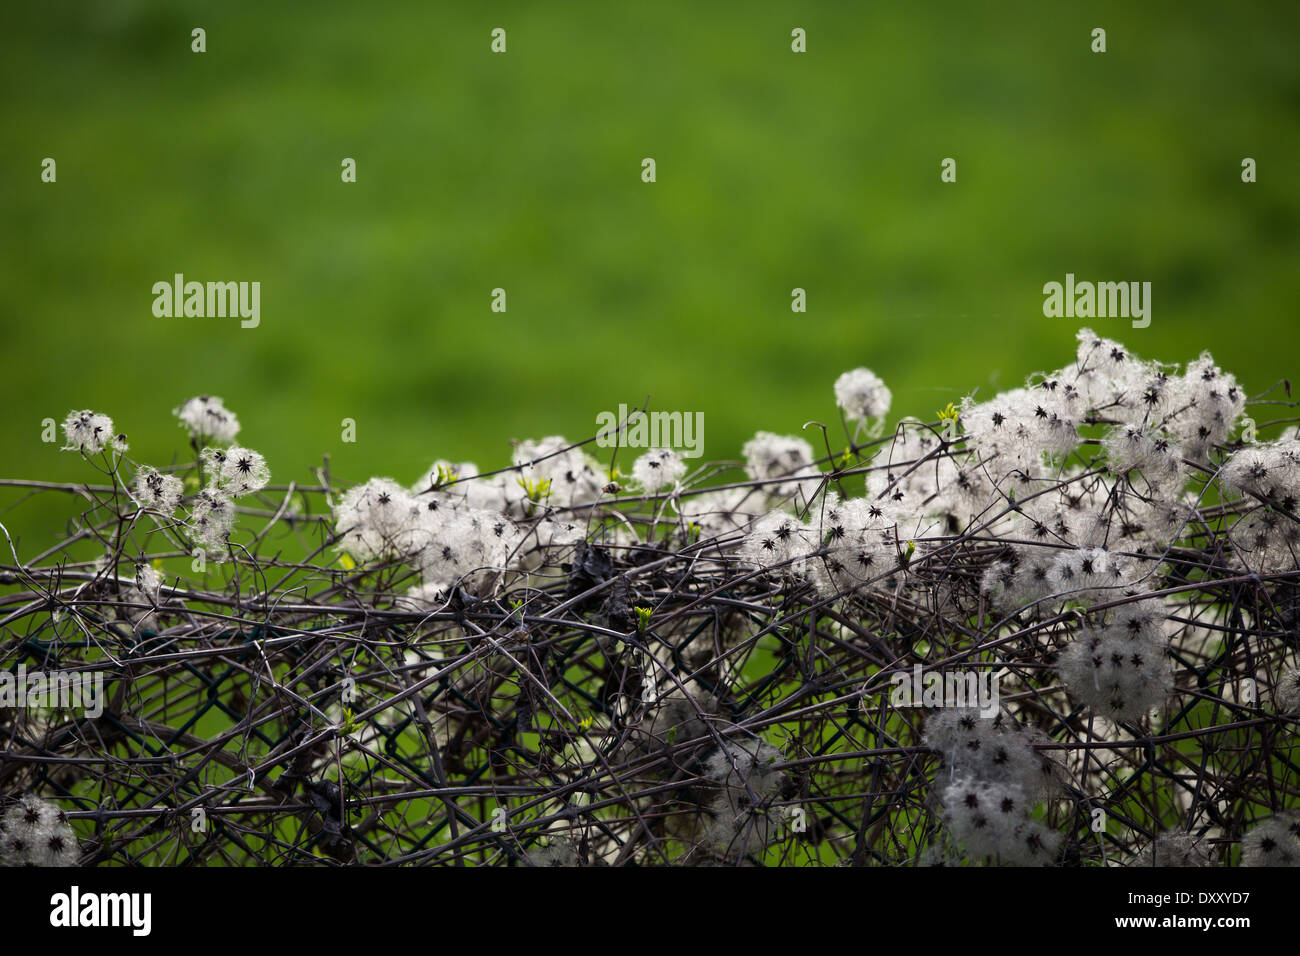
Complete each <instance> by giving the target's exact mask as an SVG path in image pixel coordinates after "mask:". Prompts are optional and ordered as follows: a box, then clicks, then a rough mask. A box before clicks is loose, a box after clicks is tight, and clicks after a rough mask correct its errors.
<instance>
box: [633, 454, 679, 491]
mask: <svg viewBox="0 0 1300 956" xmlns="http://www.w3.org/2000/svg"><path fill="white" fill-rule="evenodd" d="M685 474H686V462H684V461H682V458H681V456H680V455H678V454H677V453H676V452H674V451H672V450H671V449H668V448H652V449H650V450H649V451H648V452H646V453H645V454H644V455H641V456H640V457H638V458H637V460H636V461H635V462H634V463H633V464H632V478H633V480H635V481H636V483H637V484H638V485H640V486H641V490H643V491H644V492H646V493H647V494H651V495H653V494H655V493H656V492H658V491H661V490H662V489H664V488H671V487H673V486H674V485H676V484H677V482H679V481H680V480H681V479H682V476H683V475H685Z"/></svg>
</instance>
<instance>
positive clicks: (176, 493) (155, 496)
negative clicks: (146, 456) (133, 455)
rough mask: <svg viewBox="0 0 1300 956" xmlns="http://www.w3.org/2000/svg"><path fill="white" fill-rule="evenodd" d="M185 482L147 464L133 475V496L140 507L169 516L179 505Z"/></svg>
mask: <svg viewBox="0 0 1300 956" xmlns="http://www.w3.org/2000/svg"><path fill="white" fill-rule="evenodd" d="M184 493H185V484H184V482H182V481H181V480H180V479H179V478H177V477H176V476H175V475H165V474H163V473H162V472H160V471H158V470H157V469H156V468H151V467H150V466H148V465H145V466H144V467H142V468H141V469H140V470H139V471H138V472H136V475H135V496H136V498H138V499H139V501H140V504H141V506H142V507H145V508H150V509H152V510H154V511H157V512H160V513H161V514H162V515H163V516H164V517H167V518H170V517H171V516H172V515H173V514H175V512H176V509H177V508H178V507H179V506H180V503H181V498H182V497H183V496H184Z"/></svg>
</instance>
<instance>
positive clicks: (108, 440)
mask: <svg viewBox="0 0 1300 956" xmlns="http://www.w3.org/2000/svg"><path fill="white" fill-rule="evenodd" d="M63 435H64V438H65V439H66V440H67V444H65V445H64V446H63V450H64V451H79V452H81V453H82V454H85V455H98V454H99V453H100V452H102V451H104V450H105V449H106V448H107V449H111V450H112V451H115V452H118V453H122V452H125V451H126V450H127V444H126V436H125V435H121V434H118V433H117V432H116V431H115V430H114V429H113V419H111V418H109V417H108V416H107V415H103V414H100V413H99V412H92V411H91V410H90V409H88V408H87V409H82V410H81V411H79V412H68V417H67V418H65V419H64V420H63Z"/></svg>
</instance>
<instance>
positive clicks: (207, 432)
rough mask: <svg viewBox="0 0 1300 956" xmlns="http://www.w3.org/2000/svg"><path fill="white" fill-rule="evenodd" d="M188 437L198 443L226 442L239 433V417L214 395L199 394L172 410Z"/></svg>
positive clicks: (232, 439) (233, 438)
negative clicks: (188, 434)
mask: <svg viewBox="0 0 1300 956" xmlns="http://www.w3.org/2000/svg"><path fill="white" fill-rule="evenodd" d="M172 414H174V415H175V416H176V417H177V418H179V419H180V423H181V425H182V426H183V427H184V428H185V429H186V430H187V431H188V432H189V433H190V437H191V438H193V439H195V440H196V441H198V442H200V443H206V442H210V441H212V442H220V443H221V444H228V443H229V442H232V441H234V440H235V436H236V435H238V434H239V418H238V417H236V415H235V413H234V412H232V411H230V409H228V408H226V406H225V403H224V402H222V400H221V399H220V398H217V397H216V396H215V395H199V396H197V397H196V398H191V399H188V400H186V401H185V402H183V403H182V404H181V405H179V406H177V407H176V408H175V409H174V410H173V411H172Z"/></svg>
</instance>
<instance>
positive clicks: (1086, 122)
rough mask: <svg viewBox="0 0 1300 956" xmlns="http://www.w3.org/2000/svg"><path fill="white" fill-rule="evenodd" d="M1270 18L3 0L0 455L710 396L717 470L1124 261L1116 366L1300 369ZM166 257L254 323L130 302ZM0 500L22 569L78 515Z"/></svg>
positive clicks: (30, 468)
mask: <svg viewBox="0 0 1300 956" xmlns="http://www.w3.org/2000/svg"><path fill="white" fill-rule="evenodd" d="M1298 21H1300V8H1297V7H1296V6H1295V5H1294V4H1288V5H1279V4H1263V3H1261V4H1257V5H1256V4H1236V5H1225V4H1221V3H1178V4H1173V3H1161V4H1152V5H1140V6H1139V5H1134V4H1130V3H1107V4H1070V5H1068V6H1067V5H1064V4H1055V3H1053V4H1045V3H1041V2H1007V3H997V4H990V5H987V7H986V8H985V9H980V8H979V7H977V6H976V5H971V4H967V3H933V4H925V5H922V4H915V3H904V2H898V3H886V4H866V3H848V2H826V3H807V4H791V3H775V2H764V0H751V2H747V3H743V4H742V3H734V2H727V3H700V2H698V0H695V2H667V0H656V2H653V3H645V4H635V5H633V4H619V5H612V4H608V3H572V2H552V3H545V4H540V3H505V2H501V3H493V4H490V5H489V4H471V3H463V4H455V5H453V4H431V3H426V2H412V3H386V4H385V3H340V2H321V0H314V2H310V3H306V2H303V3H275V4H268V3H252V2H231V3H221V4H210V5H203V4H191V3H145V2H130V0H115V2H111V3H106V2H98V0H97V2H62V3H58V4H52V3H20V2H11V3H6V4H5V5H4V6H3V8H2V9H0V50H2V51H3V56H0V79H2V82H3V90H4V91H3V97H2V99H0V118H2V121H0V221H2V222H3V224H4V225H3V240H2V241H3V247H0V324H2V325H0V327H2V329H3V337H2V339H0V341H2V342H3V359H0V373H2V378H0V381H3V389H4V391H3V402H4V415H3V417H2V418H0V477H28V478H43V479H50V480H55V479H61V480H64V479H81V478H86V477H90V473H89V472H88V469H87V466H86V465H84V464H83V463H81V462H80V461H79V460H78V459H77V458H76V457H74V456H72V455H70V454H65V453H60V452H59V451H58V450H57V449H58V445H47V444H42V443H41V441H40V422H41V420H42V419H43V418H45V417H47V416H48V417H53V418H56V419H59V420H60V421H61V420H62V418H63V416H64V415H65V414H66V413H67V412H68V410H69V409H72V408H83V407H90V408H94V409H97V410H101V411H104V412H106V413H108V414H110V415H112V416H113V417H114V419H115V421H116V422H117V424H118V426H119V427H120V428H122V429H124V430H125V431H126V432H127V433H128V434H129V437H130V440H131V445H132V454H133V456H135V457H136V458H137V459H139V460H143V461H148V462H153V463H158V464H163V463H166V462H168V461H171V460H172V458H173V456H175V455H178V454H183V453H184V438H183V433H182V432H181V431H180V429H179V428H178V427H177V425H176V423H175V420H174V419H173V418H172V417H171V415H170V410H171V409H172V407H173V406H175V405H176V404H178V403H179V402H180V401H181V400H183V399H185V398H187V397H189V396H191V395H194V394H198V393H211V394H216V395H221V396H223V397H224V398H225V399H226V402H227V404H228V405H229V406H230V407H231V408H233V409H234V410H235V411H236V412H237V413H238V414H239V416H240V417H241V419H242V421H243V425H244V430H243V433H242V435H241V438H242V439H243V440H244V441H245V442H246V443H247V444H249V445H251V446H252V447H255V448H258V449H259V450H262V451H264V452H265V453H266V454H267V456H268V458H269V459H270V461H271V464H272V468H273V471H274V477H275V480H277V481H287V480H289V479H291V478H293V479H299V480H310V479H311V475H312V469H313V468H314V467H315V466H316V465H317V464H319V462H320V459H321V456H322V455H323V454H326V453H328V454H329V455H331V457H332V464H333V470H334V473H335V475H336V476H337V477H338V478H340V479H341V480H361V479H364V478H366V477H369V476H370V475H372V474H388V475H391V476H393V477H396V478H398V479H399V480H402V481H403V482H410V481H413V480H414V479H415V478H416V477H417V476H418V475H419V474H420V472H421V471H422V470H423V469H424V468H425V467H426V466H427V465H428V464H429V462H430V461H431V460H432V459H434V458H435V457H448V458H453V459H457V460H461V459H476V460H477V461H478V462H479V464H480V465H481V466H484V467H490V466H499V465H502V464H505V463H506V462H507V459H508V455H509V445H508V440H509V439H510V438H512V437H513V438H527V437H540V436H541V435H545V434H552V433H563V434H565V435H568V436H569V437H571V438H576V437H584V436H586V435H588V434H590V433H592V432H593V430H594V427H595V416H596V414H597V412H599V411H601V410H604V409H615V408H617V406H618V403H620V402H627V403H629V404H633V405H636V404H639V403H640V402H642V401H643V400H645V398H646V397H647V396H649V397H650V400H651V406H652V407H653V408H657V409H667V410H688V411H702V412H704V414H705V422H706V428H705V455H706V457H708V458H715V459H716V458H733V457H735V456H736V455H737V454H738V451H739V447H740V444H741V443H742V442H743V441H744V440H745V438H747V437H748V436H749V435H751V434H752V433H753V432H754V431H755V430H756V429H759V428H766V429H771V430H777V431H784V432H793V431H797V430H798V428H799V427H800V425H802V424H803V422H805V421H806V420H808V419H810V418H820V419H822V420H825V421H830V420H832V419H833V417H834V415H835V411H834V404H833V399H832V395H831V383H832V382H833V381H834V378H835V376H836V375H837V374H838V373H839V372H841V371H843V370H844V369H846V368H849V367H852V366H854V365H859V364H865V365H868V366H870V367H871V368H873V369H874V370H875V371H876V372H877V373H879V374H880V375H881V376H882V377H884V379H885V380H886V382H887V383H888V384H889V385H890V386H891V387H892V388H893V390H894V396H895V398H894V417H897V416H898V415H900V414H916V415H921V416H925V417H927V418H929V417H933V414H934V411H935V410H936V409H938V408H940V407H942V406H943V405H944V404H945V403H946V402H948V401H949V400H953V399H957V398H959V397H960V396H961V395H962V394H964V393H967V392H969V391H970V390H971V389H974V388H976V387H979V388H981V389H982V390H984V391H985V392H986V393H987V392H988V390H990V389H1000V388H1007V387H1012V386H1014V385H1017V384H1019V382H1020V380H1021V379H1022V378H1023V377H1024V376H1025V375H1026V374H1027V373H1029V372H1031V371H1033V370H1035V369H1039V368H1048V367H1053V366H1057V365H1060V364H1062V363H1063V362H1065V361H1066V360H1067V359H1068V357H1069V356H1070V354H1071V351H1072V348H1073V337H1074V333H1075V331H1076V328H1077V326H1078V325H1079V324H1081V323H1079V322H1076V321H1075V320H1070V319H1047V318H1044V316H1043V315H1042V302H1043V295H1042V286H1043V283H1044V282H1047V281H1050V280H1053V279H1055V280H1058V281H1060V280H1062V279H1063V277H1064V275H1065V273H1066V272H1074V273H1075V274H1076V276H1078V277H1079V278H1080V279H1092V280H1149V281H1151V282H1152V283H1153V286H1154V289H1153V321H1152V324H1151V326H1150V328H1148V329H1145V330H1135V329H1132V328H1130V326H1129V323H1128V321H1126V320H1121V319H1096V320H1092V321H1091V322H1090V323H1089V324H1091V325H1092V326H1093V327H1094V328H1096V330H1097V331H1098V332H1101V333H1103V334H1108V335H1112V336H1115V337H1118V338H1120V339H1121V340H1122V341H1124V342H1126V343H1127V344H1128V345H1129V346H1130V347H1131V348H1132V349H1133V350H1134V351H1136V352H1137V353H1138V354H1140V355H1142V356H1144V357H1158V358H1162V359H1167V360H1171V361H1173V360H1176V361H1185V360H1186V359H1188V358H1191V357H1193V356H1195V355H1196V354H1197V353H1198V352H1199V351H1200V350H1201V349H1203V348H1209V349H1211V350H1212V351H1213V352H1214V354H1215V356H1216V357H1217V358H1218V359H1219V361H1220V362H1221V364H1223V365H1224V366H1225V367H1228V368H1230V369H1232V370H1234V371H1236V372H1237V373H1238V375H1239V376H1240V377H1241V378H1242V379H1243V380H1244V381H1245V383H1246V385H1247V386H1248V388H1249V389H1251V390H1252V391H1259V390H1262V389H1264V388H1266V387H1268V386H1269V385H1271V384H1272V383H1273V382H1274V381H1276V380H1277V379H1278V378H1280V377H1282V376H1284V375H1288V374H1294V373H1295V372H1296V371H1297V367H1298V366H1300V361H1298V360H1300V355H1297V350H1296V348H1295V346H1296V343H1297V338H1298V337H1297V335H1296V332H1295V329H1296V325H1295V315H1294V310H1293V302H1294V301H1295V299H1296V293H1297V291H1298V290H1300V271H1297V270H1296V268H1295V261H1296V251H1297V237H1298V233H1297V221H1298V212H1300V185H1297V175H1296V156H1297V155H1300V136H1297V128H1296V123H1295V119H1296V116H1297V109H1298V107H1300V71H1298V70H1297V57H1296V52H1297V51H1296V46H1297V44H1296V26H1297V22H1298ZM195 26H202V27H204V28H205V29H206V30H207V46H208V50H207V52H206V53H203V54H195V53H191V52H190V42H191V41H190V30H191V29H192V28H193V27H195ZM1097 26H1101V27H1104V28H1105V29H1106V30H1107V42H1108V51H1107V52H1106V53H1105V54H1093V53H1092V52H1090V42H1091V38H1090V31H1091V30H1092V28H1093V27H1097ZM494 27H504V28H505V29H506V30H507V33H508V52H507V53H506V54H505V55H494V54H492V53H491V52H489V33H490V31H491V29H492V28H494ZM793 27H802V28H804V29H805V30H806V31H807V36H808V52H807V53H806V54H803V55H796V54H794V53H792V52H791V50H790V31H791V29H792V28H793ZM46 156H49V157H54V158H55V159H56V160H57V163H58V182H57V183H56V184H53V185H50V184H44V183H42V182H41V181H40V164H41V160H42V159H43V158H44V157H46ZM345 156H347V157H354V158H355V159H356V160H357V164H358V182H357V183H356V184H352V185H345V184H343V183H342V182H341V181H340V176H339V173H340V161H341V160H342V158H343V157H345ZM646 156H651V157H654V158H655V160H656V161H657V164H658V181H657V182H656V183H654V184H650V185H647V184H645V183H642V182H641V178H640V171H641V166H640V164H641V159H642V158H643V157H646ZM947 156H951V157H954V158H956V160H957V163H958V182H957V183H956V184H955V185H946V184H943V183H941V182H940V179H939V172H940V161H941V159H942V158H943V157H947ZM1245 156H1250V157H1253V158H1255V159H1256V160H1257V162H1258V166H1259V173H1258V175H1259V181H1258V182H1257V183H1256V184H1254V185H1245V184H1243V183H1242V182H1241V178H1240V169H1241V160H1242V158H1243V157H1245ZM176 272H183V273H184V274H185V275H186V277H187V278H188V279H196V280H199V281H206V280H245V281H252V280H257V281H260V282H261V283H262V303H261V306H262V322H261V326H260V327H259V328H257V329H250V330H245V329H241V328H240V327H239V323H238V321H237V320H234V319H194V318H191V319H185V318H180V319H158V318H155V317H154V316H153V314H152V312H151V305H152V301H153V296H152V292H151V287H152V285H153V283H154V282H157V281H160V280H169V279H170V277H171V276H172V275H173V274H174V273H176ZM498 286H499V287H504V288H505V289H506V290H507V294H508V304H509V311H508V312H507V313H505V314H496V313H493V312H491V311H490V309H489V295H490V290H491V289H493V288H494V287H498ZM796 286H799V287H803V288H805V289H807V291H808V312H807V314H804V315H796V314H792V313H791V311H790V291H791V289H792V288H794V287H796ZM345 417H350V418H354V419H356V421H357V432H358V433H357V439H358V440H357V442H356V443H355V444H352V445H348V444H344V443H343V442H342V441H341V440H340V421H341V420H342V419H343V418H345ZM19 497H20V496H19V495H18V494H17V493H14V492H12V491H4V492H0V521H4V522H5V523H6V525H8V526H9V527H10V529H11V530H12V531H15V532H17V533H20V534H22V535H23V536H24V539H25V540H24V543H23V546H22V548H21V550H22V551H23V552H25V553H27V554H28V555H30V554H31V553H32V552H33V549H34V548H36V547H44V546H46V545H47V544H48V543H49V542H50V541H51V540H52V535H53V534H54V533H55V532H56V531H57V530H58V527H59V526H60V525H61V523H62V520H63V518H64V517H66V516H67V514H66V509H67V508H69V507H70V504H69V502H68V501H67V500H66V499H64V498H61V497H60V498H58V499H56V498H54V497H50V498H49V499H48V501H47V500H45V499H38V500H35V501H27V502H25V503H24V504H23V506H22V507H21V508H18V509H15V508H14V502H15V501H16V500H17V499H18V498H19Z"/></svg>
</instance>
